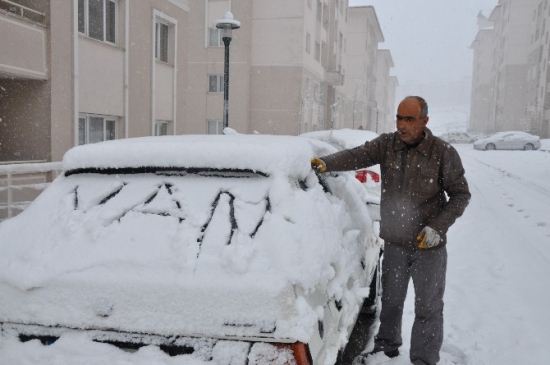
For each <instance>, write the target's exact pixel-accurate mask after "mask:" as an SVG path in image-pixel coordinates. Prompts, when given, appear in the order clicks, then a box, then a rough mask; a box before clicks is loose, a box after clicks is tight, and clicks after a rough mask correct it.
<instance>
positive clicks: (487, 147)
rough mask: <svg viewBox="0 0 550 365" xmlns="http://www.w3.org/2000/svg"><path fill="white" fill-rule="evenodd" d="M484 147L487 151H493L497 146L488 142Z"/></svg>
mask: <svg viewBox="0 0 550 365" xmlns="http://www.w3.org/2000/svg"><path fill="white" fill-rule="evenodd" d="M485 149H486V150H487V151H493V150H496V149H497V147H496V146H495V145H494V144H492V143H489V144H488V145H487V146H485Z"/></svg>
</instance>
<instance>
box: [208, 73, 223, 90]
mask: <svg viewBox="0 0 550 365" xmlns="http://www.w3.org/2000/svg"><path fill="white" fill-rule="evenodd" d="M223 86H224V78H223V75H208V92H210V93H221V92H223Z"/></svg>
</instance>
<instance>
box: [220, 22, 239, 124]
mask: <svg viewBox="0 0 550 365" xmlns="http://www.w3.org/2000/svg"><path fill="white" fill-rule="evenodd" d="M215 24H216V28H218V29H221V30H222V40H223V44H224V46H225V62H224V68H223V70H224V71H223V128H224V129H225V128H227V127H228V126H229V44H230V43H231V33H232V30H233V29H239V28H240V27H241V22H239V21H237V20H235V19H233V14H232V13H231V12H230V11H228V12H227V13H225V16H224V17H223V19H219V20H216V23H215Z"/></svg>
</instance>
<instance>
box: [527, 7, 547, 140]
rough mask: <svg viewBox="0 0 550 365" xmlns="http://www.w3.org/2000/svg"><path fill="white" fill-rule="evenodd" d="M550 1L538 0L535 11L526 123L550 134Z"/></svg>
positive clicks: (529, 126)
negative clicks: (549, 66) (549, 70)
mask: <svg viewBox="0 0 550 365" xmlns="http://www.w3.org/2000/svg"><path fill="white" fill-rule="evenodd" d="M549 3H550V1H548V0H539V2H538V4H537V5H536V7H535V9H533V11H532V19H533V25H534V26H533V27H531V38H530V45H531V51H530V53H529V60H528V71H527V113H526V114H527V116H526V127H527V130H528V131H529V132H531V133H534V134H537V135H539V136H541V137H543V138H550V85H549V83H550V72H548V62H550V36H549V34H548V33H549V31H550V29H549V27H550V4H549Z"/></svg>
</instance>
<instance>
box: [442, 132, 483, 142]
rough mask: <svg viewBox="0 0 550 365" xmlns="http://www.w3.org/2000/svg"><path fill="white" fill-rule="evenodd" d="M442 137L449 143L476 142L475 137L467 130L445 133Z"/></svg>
mask: <svg viewBox="0 0 550 365" xmlns="http://www.w3.org/2000/svg"><path fill="white" fill-rule="evenodd" d="M440 138H441V139H442V140H444V141H446V142H449V143H474V142H475V140H476V139H475V138H474V137H473V136H471V135H469V134H468V133H465V132H449V133H443V134H442V135H441V136H440Z"/></svg>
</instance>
